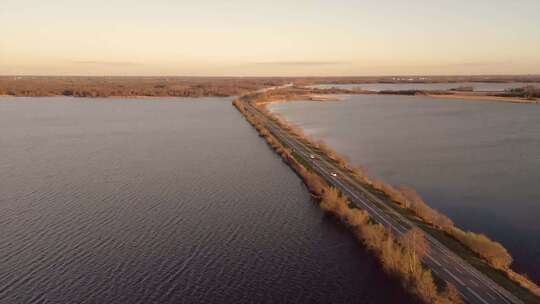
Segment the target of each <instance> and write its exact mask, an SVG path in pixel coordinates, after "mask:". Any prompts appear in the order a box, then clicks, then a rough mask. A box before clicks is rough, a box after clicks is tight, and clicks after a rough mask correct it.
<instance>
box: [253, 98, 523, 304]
mask: <svg viewBox="0 0 540 304" xmlns="http://www.w3.org/2000/svg"><path fill="white" fill-rule="evenodd" d="M244 105H245V106H246V109H247V110H248V111H249V112H251V113H252V114H254V115H257V116H258V117H259V118H260V120H261V121H262V122H263V123H264V124H265V125H266V127H267V129H268V130H269V131H270V132H271V133H272V134H273V135H274V136H275V137H276V138H277V139H279V140H280V141H282V142H284V143H286V144H287V145H288V146H290V147H291V148H292V149H294V151H295V153H296V154H297V155H298V156H300V157H302V158H303V160H304V161H305V162H307V163H309V164H310V165H311V166H312V167H313V169H314V170H315V171H316V172H317V173H318V174H320V175H321V176H323V177H324V178H325V179H326V180H327V181H328V182H329V183H330V184H331V185H332V186H334V187H336V188H338V189H339V190H340V191H341V192H342V193H343V194H345V195H346V196H347V197H348V198H349V200H350V201H351V202H352V203H354V204H356V205H357V206H358V207H360V208H362V209H364V210H366V211H367V212H368V213H369V215H370V216H371V218H372V219H373V220H375V221H376V222H378V223H380V224H382V225H384V226H385V227H386V228H387V229H389V230H391V231H392V232H393V233H394V234H395V235H396V236H398V237H399V236H400V235H402V234H404V233H406V232H407V231H408V230H409V229H411V228H413V227H416V226H415V224H414V223H412V222H410V221H409V220H407V219H406V218H405V217H404V216H402V215H401V214H399V213H398V212H396V211H395V210H394V209H392V208H391V207H390V206H388V205H387V204H386V203H385V202H383V201H381V200H380V199H379V198H377V197H376V196H374V195H373V194H371V193H370V192H369V191H368V190H366V189H365V188H364V187H363V186H362V185H361V184H360V183H358V182H356V181H355V180H354V179H353V178H352V177H351V176H350V174H349V173H348V172H346V171H344V170H341V169H340V168H338V167H337V166H335V165H334V164H332V163H331V162H328V161H326V160H325V159H324V158H323V157H321V156H320V155H319V154H318V153H317V151H315V150H313V149H312V148H311V147H309V146H307V145H305V144H304V143H303V142H301V141H299V140H297V139H296V138H294V137H293V136H291V135H290V134H289V133H288V132H287V131H285V130H283V129H281V128H280V127H279V125H277V124H276V123H274V122H273V121H272V120H270V119H268V117H267V116H266V115H264V114H263V113H261V112H260V111H259V110H258V109H257V108H256V107H254V106H253V105H251V104H250V103H248V102H244ZM311 155H316V156H317V157H316V159H312V158H311V157H310V156H311ZM332 173H335V174H336V175H337V176H333V175H332ZM426 237H427V240H428V242H429V245H430V249H429V252H428V254H427V256H426V257H425V258H424V260H423V262H424V264H425V265H426V266H427V267H429V268H430V269H431V270H432V272H433V273H434V274H435V275H437V276H438V277H439V278H441V279H443V280H446V281H448V282H451V283H453V284H454V285H455V286H456V287H457V289H458V290H459V292H460V293H461V295H462V297H463V299H464V300H465V301H466V302H467V303H474V304H476V303H478V304H496V303H501V304H505V303H506V304H508V303H513V304H514V303H515V304H522V303H523V301H521V300H520V299H518V298H517V297H515V296H514V295H513V294H511V293H510V292H508V291H507V290H506V289H504V288H502V287H501V286H500V285H498V284H496V283H495V282H493V281H492V280H491V279H490V278H488V277H487V276H485V275H484V274H482V273H480V272H479V271H478V270H476V269H475V268H474V267H473V266H471V265H470V264H468V263H467V262H466V261H465V260H463V259H462V258H460V257H459V256H457V255H456V254H455V253H453V252H452V251H450V250H449V249H448V248H447V247H445V246H444V245H443V244H441V243H440V242H439V241H437V240H436V239H434V238H433V237H431V236H430V235H428V234H426Z"/></svg>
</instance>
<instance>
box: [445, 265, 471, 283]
mask: <svg viewBox="0 0 540 304" xmlns="http://www.w3.org/2000/svg"><path fill="white" fill-rule="evenodd" d="M443 269H444V271H446V273H448V274H449V275H450V276H451V277H452V278H453V279H454V280H456V282H458V283H459V284H461V285H463V286H467V285H465V283H463V281H462V280H460V279H459V278H458V277H456V276H455V275H454V274H453V273H451V272H450V270H448V269H446V268H443Z"/></svg>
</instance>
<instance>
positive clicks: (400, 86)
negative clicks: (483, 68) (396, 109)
mask: <svg viewBox="0 0 540 304" xmlns="http://www.w3.org/2000/svg"><path fill="white" fill-rule="evenodd" d="M530 85H532V86H537V87H540V83H523V82H511V83H494V82H458V83H359V84H321V85H315V86H312V87H317V88H332V87H336V88H343V89H353V88H361V89H363V90H368V91H384V90H390V91H398V90H450V89H455V88H459V87H473V89H474V91H484V92H497V91H504V90H506V89H512V88H522V87H525V86H530Z"/></svg>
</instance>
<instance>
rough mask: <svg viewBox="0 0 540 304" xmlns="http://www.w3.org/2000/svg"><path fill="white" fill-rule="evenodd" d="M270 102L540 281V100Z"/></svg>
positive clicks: (371, 97) (372, 97)
mask: <svg viewBox="0 0 540 304" xmlns="http://www.w3.org/2000/svg"><path fill="white" fill-rule="evenodd" d="M271 108H272V109H273V110H274V111H276V112H277V113H280V114H282V115H284V116H285V118H286V119H287V120H289V121H291V122H293V123H295V124H298V125H299V126H301V127H303V128H304V129H305V131H306V133H307V134H310V135H313V136H315V137H317V138H321V139H323V140H325V141H326V142H327V143H328V144H329V145H330V146H331V147H334V148H335V149H336V150H337V151H338V152H341V153H343V154H345V155H347V156H348V157H350V159H351V161H352V162H353V163H355V164H362V165H364V166H365V167H367V169H368V172H369V173H370V175H372V176H375V177H379V178H382V179H383V180H385V181H388V182H390V183H392V184H396V185H403V184H404V185H409V186H412V187H413V188H415V189H417V190H418V191H419V193H420V194H421V195H422V196H423V197H424V198H425V200H426V201H427V202H428V203H429V204H430V205H432V206H434V207H436V208H437V209H439V210H441V211H442V212H443V213H445V214H447V215H449V216H450V217H451V218H452V219H453V220H454V221H455V222H456V224H457V225H458V226H460V227H463V228H466V229H470V230H472V231H476V232H483V233H486V234H487V235H489V236H490V237H492V238H494V239H496V240H499V241H501V242H502V243H503V244H504V245H505V246H506V247H507V248H508V249H509V250H510V252H511V253H512V255H513V256H514V258H515V262H514V267H515V268H516V269H517V270H519V271H521V272H524V273H527V274H528V275H530V276H531V277H532V278H533V279H535V280H536V281H537V282H540V225H539V224H538V218H539V217H540V188H539V186H540V106H538V105H534V104H512V103H500V102H481V101H459V100H440V99H439V100H437V99H432V98H428V97H407V96H377V95H356V96H345V100H344V102H327V103H319V102H294V103H287V104H274V105H272V106H271Z"/></svg>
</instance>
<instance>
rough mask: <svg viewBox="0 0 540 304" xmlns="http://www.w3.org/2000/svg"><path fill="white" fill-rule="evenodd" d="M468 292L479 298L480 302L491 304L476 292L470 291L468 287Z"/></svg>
mask: <svg viewBox="0 0 540 304" xmlns="http://www.w3.org/2000/svg"><path fill="white" fill-rule="evenodd" d="M467 290H468V291H469V292H470V293H472V294H473V296H475V297H477V298H478V300H480V301H482V303H485V304H489V303H488V302H487V301H486V300H484V298H482V297H481V296H480V295H479V294H477V293H476V292H475V291H474V290H472V289H470V288H469V287H467Z"/></svg>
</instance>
